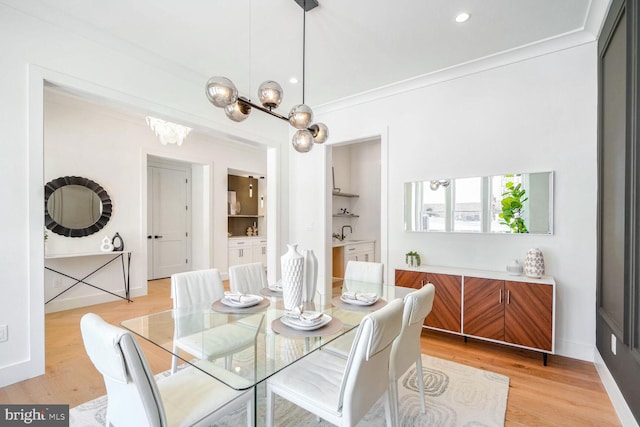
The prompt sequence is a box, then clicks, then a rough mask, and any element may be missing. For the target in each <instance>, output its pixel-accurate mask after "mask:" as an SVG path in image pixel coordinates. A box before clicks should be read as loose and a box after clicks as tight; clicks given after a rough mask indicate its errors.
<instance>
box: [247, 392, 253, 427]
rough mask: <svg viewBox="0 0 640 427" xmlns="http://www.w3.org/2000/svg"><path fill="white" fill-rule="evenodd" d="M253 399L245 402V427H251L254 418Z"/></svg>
mask: <svg viewBox="0 0 640 427" xmlns="http://www.w3.org/2000/svg"><path fill="white" fill-rule="evenodd" d="M253 403H254V398H251V399H249V400H248V401H247V427H253V419H254V418H255V414H254V411H255V409H254V404H253Z"/></svg>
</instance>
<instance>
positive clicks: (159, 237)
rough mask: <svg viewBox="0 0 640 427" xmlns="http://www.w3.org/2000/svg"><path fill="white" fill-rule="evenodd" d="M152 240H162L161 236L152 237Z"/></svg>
mask: <svg viewBox="0 0 640 427" xmlns="http://www.w3.org/2000/svg"><path fill="white" fill-rule="evenodd" d="M153 238H154V239H162V236H157V235H156V236H153Z"/></svg>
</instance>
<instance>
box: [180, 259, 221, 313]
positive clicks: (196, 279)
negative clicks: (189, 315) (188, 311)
mask: <svg viewBox="0 0 640 427" xmlns="http://www.w3.org/2000/svg"><path fill="white" fill-rule="evenodd" d="M223 296H224V286H223V285H222V279H221V278H220V272H219V271H218V269H216V268H212V269H208V270H196V271H187V272H185V273H176V274H172V275H171V297H172V298H173V308H181V309H182V308H191V307H198V306H205V305H208V304H211V303H212V302H213V301H215V300H218V299H220V298H222V297H223Z"/></svg>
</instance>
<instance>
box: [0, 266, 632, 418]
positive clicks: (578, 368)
mask: <svg viewBox="0 0 640 427" xmlns="http://www.w3.org/2000/svg"><path fill="white" fill-rule="evenodd" d="M169 286H170V285H169V280H168V279H162V280H156V281H151V282H149V294H148V295H147V296H144V297H137V298H135V301H134V302H133V303H128V302H126V301H120V300H118V301H114V302H110V303H106V304H99V305H94V306H89V307H83V308H78V309H73V310H66V311H62V312H57V313H51V314H47V315H46V319H45V329H46V343H45V347H46V374H45V375H42V376H39V377H36V378H32V379H29V380H26V381H22V382H19V383H17V384H13V385H10V386H7V387H4V388H0V403H3V404H6V403H15V404H31V403H33V404H36V403H40V404H44V403H65V404H69V405H70V406H72V407H73V406H76V405H79V404H81V403H83V402H85V401H87V400H91V399H94V398H96V397H98V396H101V395H103V394H105V388H104V382H103V380H102V376H101V375H100V374H99V373H98V372H97V371H96V370H95V368H94V366H93V364H92V363H91V361H90V360H89V358H88V357H87V355H86V352H85V351H84V346H83V344H82V338H81V336H80V328H79V324H80V318H81V317H82V316H83V315H84V314H85V313H88V312H93V313H96V314H98V315H100V316H102V317H103V318H104V319H105V320H106V321H108V322H110V323H113V324H116V325H117V324H119V323H120V322H121V321H122V320H125V319H130V318H133V317H138V316H143V315H145V314H148V313H153V312H159V311H162V310H168V309H170V308H171V299H170V297H169ZM138 341H139V343H140V345H141V347H142V350H143V351H144V353H145V355H146V357H147V359H148V361H149V365H150V366H151V370H152V371H153V372H154V373H159V372H162V371H165V370H167V369H169V367H170V366H171V357H170V356H169V354H168V353H167V352H166V351H164V350H162V349H159V348H157V347H156V346H154V345H153V344H151V343H148V342H146V341H144V340H138ZM421 344H422V351H423V353H426V354H428V355H431V356H434V357H439V358H441V359H447V360H451V361H453V362H457V363H461V364H464V365H468V366H473V367H475V368H479V369H484V370H489V371H493V372H496V373H499V374H503V375H507V376H508V377H509V378H510V384H509V397H508V400H507V414H506V423H505V424H506V425H507V426H527V427H528V426H534V425H535V426H563V427H564V426H619V425H620V422H619V420H618V418H617V416H616V413H615V411H614V409H613V406H612V404H611V401H610V400H609V397H608V395H607V393H606V392H605V390H604V387H603V386H602V383H601V382H600V378H599V376H598V374H597V372H596V370H595V367H594V365H593V364H592V363H588V362H584V361H579V360H574V359H569V358H566V357H561V356H555V355H551V356H549V362H548V366H543V364H542V356H541V355H540V354H539V353H535V352H532V351H528V350H522V349H518V348H513V347H508V346H503V345H499V344H492V343H487V342H483V341H479V340H473V339H469V340H468V342H466V343H465V342H464V340H463V339H462V338H461V337H459V336H456V335H450V334H445V333H440V332H434V331H424V332H423V334H422V343H421Z"/></svg>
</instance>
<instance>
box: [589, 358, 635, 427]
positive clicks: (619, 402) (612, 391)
mask: <svg viewBox="0 0 640 427" xmlns="http://www.w3.org/2000/svg"><path fill="white" fill-rule="evenodd" d="M593 353H594V354H593V358H594V362H593V364H594V365H595V367H596V370H597V371H598V375H600V381H602V385H604V388H605V390H606V391H607V394H608V395H609V399H611V403H612V404H613V408H614V409H615V411H616V413H617V414H618V418H619V419H620V423H621V424H622V425H623V426H624V427H638V422H637V421H636V419H635V417H634V416H633V413H632V412H631V409H629V405H627V402H626V401H625V400H624V396H622V393H621V392H620V389H619V388H618V384H616V381H615V380H614V379H613V375H611V372H609V368H607V365H606V364H605V363H604V359H603V358H602V356H601V355H600V352H599V351H598V349H594V351H593Z"/></svg>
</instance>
